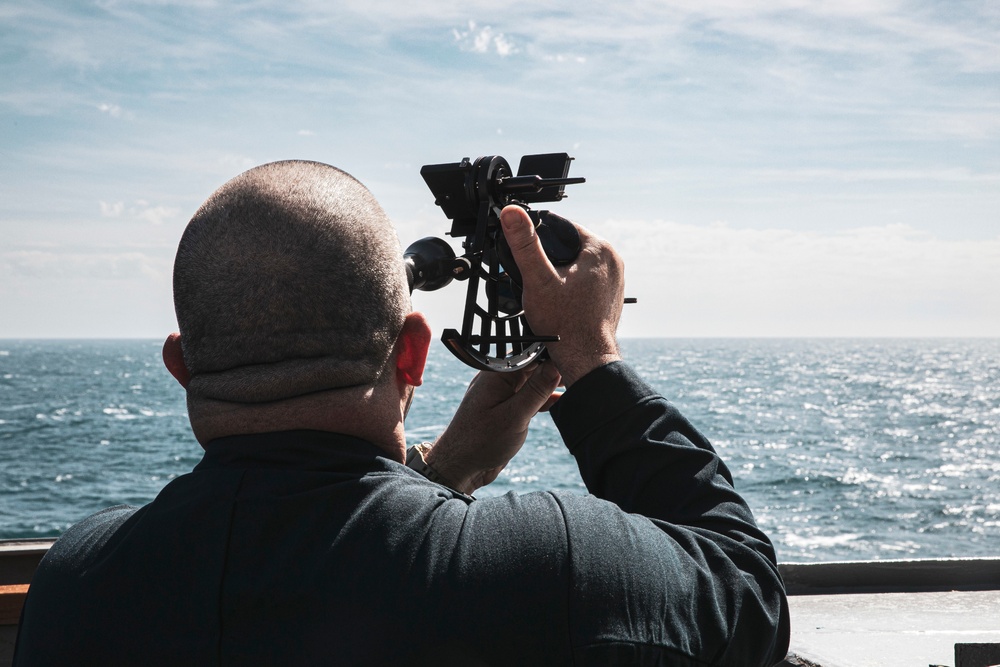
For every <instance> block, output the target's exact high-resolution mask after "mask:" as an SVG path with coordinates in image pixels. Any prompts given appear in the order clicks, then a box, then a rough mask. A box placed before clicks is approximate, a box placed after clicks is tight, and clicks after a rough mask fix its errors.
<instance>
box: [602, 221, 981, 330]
mask: <svg viewBox="0 0 1000 667" xmlns="http://www.w3.org/2000/svg"><path fill="white" fill-rule="evenodd" d="M599 231H600V232H601V234H602V235H603V236H606V237H607V238H610V239H612V241H613V243H614V244H615V246H616V248H617V249H618V250H619V252H620V254H621V255H622V257H623V258H624V259H625V261H626V267H627V268H626V275H627V280H628V287H627V290H626V291H627V292H628V294H629V295H630V296H638V297H639V298H640V305H638V306H630V307H629V309H626V316H627V317H626V318H625V320H623V323H624V324H625V325H626V331H625V333H626V334H627V333H629V330H631V333H632V335H657V336H662V335H682V336H706V335H708V336H746V335H762V336H783V335H784V336H823V335H839V336H873V335H874V336H881V335H889V336H923V335H949V336H968V335H977V336H997V335H1000V292H998V291H997V290H996V285H1000V236H998V237H997V238H995V239H993V240H988V241H946V240H942V239H939V238H937V237H935V236H934V235H932V234H930V233H927V232H921V231H917V230H915V229H913V228H912V227H909V226H907V225H888V226H885V227H873V228H862V229H852V230H849V231H845V232H838V233H820V232H804V231H794V230H782V229H735V228H732V227H729V226H728V225H725V224H716V225H712V226H709V227H698V226H693V225H682V224H678V223H672V222H626V221H609V222H607V223H604V224H601V225H599ZM630 309H631V310H630Z"/></svg>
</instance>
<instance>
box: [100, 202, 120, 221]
mask: <svg viewBox="0 0 1000 667" xmlns="http://www.w3.org/2000/svg"><path fill="white" fill-rule="evenodd" d="M99 203H100V205H101V215H102V216H104V217H105V218H117V217H120V216H121V214H122V212H123V211H124V210H125V202H123V201H116V202H115V203H113V204H109V203H108V202H106V201H102V202H99Z"/></svg>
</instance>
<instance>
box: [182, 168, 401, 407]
mask: <svg viewBox="0 0 1000 667" xmlns="http://www.w3.org/2000/svg"><path fill="white" fill-rule="evenodd" d="M174 307H175V310H176V312H177V322H178V325H179V327H180V332H181V343H182V345H183V350H184V361H185V363H186V364H187V366H188V369H189V370H190V372H191V375H192V377H191V382H190V384H189V386H188V391H189V392H190V393H191V394H193V395H195V396H201V397H205V398H211V399H216V400H223V401H232V402H239V403H256V402H264V401H275V400H281V399H285V398H291V397H293V396H299V395H302V394H307V393H311V392H315V391H322V390H327V389H336V388H345V387H356V386H363V385H373V384H375V383H377V382H378V381H379V379H380V377H381V374H382V372H383V370H384V369H385V367H386V364H387V362H388V360H389V357H390V355H391V353H392V349H393V345H394V343H395V340H396V337H397V336H398V334H399V332H400V329H401V327H402V324H403V319H404V318H405V317H406V315H407V313H409V312H410V302H409V290H408V287H407V283H406V274H405V270H404V268H403V260H402V252H401V250H400V246H399V240H398V238H397V237H396V233H395V231H394V230H393V228H392V224H391V223H390V222H389V220H388V218H387V217H386V215H385V213H384V212H383V211H382V208H381V207H380V206H379V205H378V202H376V201H375V198H374V197H373V196H372V195H371V193H370V192H369V191H368V190H367V189H366V188H365V187H364V186H363V185H361V183H359V182H358V181H357V180H355V179H354V178H353V177H352V176H350V175H349V174H347V173H345V172H343V171H340V170H339V169H336V168H334V167H331V166H329V165H324V164H320V163H317V162H303V161H287V162H274V163H271V164H266V165H263V166H260V167H256V168H254V169H251V170H249V171H247V172H245V173H243V174H241V175H239V176H237V177H236V178H234V179H233V180H231V181H229V182H228V183H226V184H225V185H223V186H222V187H221V188H219V190H218V191H216V192H215V193H214V194H213V195H212V196H211V197H210V198H209V199H208V201H206V202H205V203H204V204H203V205H202V207H201V208H200V209H199V210H198V212H197V213H195V215H194V217H193V218H192V219H191V222H190V223H189V224H188V226H187V229H186V230H185V232H184V235H183V237H182V238H181V242H180V246H179V248H178V250H177V259H176V261H175V264H174Z"/></svg>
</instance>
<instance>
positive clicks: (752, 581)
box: [551, 362, 789, 665]
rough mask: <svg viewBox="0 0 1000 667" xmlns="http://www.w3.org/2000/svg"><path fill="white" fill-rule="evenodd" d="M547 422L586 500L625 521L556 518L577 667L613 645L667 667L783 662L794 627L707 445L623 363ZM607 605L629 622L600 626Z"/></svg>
mask: <svg viewBox="0 0 1000 667" xmlns="http://www.w3.org/2000/svg"><path fill="white" fill-rule="evenodd" d="M551 412H552V416H553V419H554V420H555V422H556V425H557V426H558V428H559V430H560V433H561V434H562V436H563V440H564V441H565V443H566V445H567V446H568V447H569V449H570V451H571V452H572V454H573V455H574V456H575V457H576V460H577V463H578V465H579V468H580V473H581V475H582V477H583V480H584V482H585V484H586V485H587V488H588V490H589V491H590V492H591V493H592V494H594V496H597V497H598V498H600V499H603V500H605V501H609V503H613V504H614V505H617V507H618V508H620V509H621V510H623V511H624V512H625V513H626V514H625V515H624V516H620V515H619V516H616V515H615V513H613V512H608V511H605V510H603V509H600V508H599V507H596V506H593V504H592V505H591V506H589V507H584V508H577V507H568V506H567V507H564V512H565V515H566V518H567V530H568V533H569V537H570V553H571V558H572V561H573V570H574V572H573V576H574V579H575V584H574V586H575V588H576V590H577V591H578V593H579V594H578V596H577V598H578V599H577V601H576V605H575V608H576V612H575V615H576V619H575V622H576V625H577V627H578V628H580V631H581V633H582V634H581V635H580V636H578V637H577V638H576V639H575V645H576V646H577V647H578V651H577V652H578V655H577V658H576V659H577V661H578V663H580V664H590V663H593V664H599V662H600V661H601V660H602V659H606V657H604V656H603V653H602V652H604V653H606V652H607V651H609V650H615V649H614V648H613V647H612V645H613V644H615V643H622V642H625V643H631V646H630V647H629V648H628V650H629V651H633V652H635V651H640V653H641V652H642V651H647V652H649V651H654V648H651V647H655V646H657V645H661V646H662V647H664V648H665V650H669V652H670V653H669V654H670V656H671V657H670V661H672V662H675V663H680V662H684V661H685V660H690V663H689V664H727V665H729V664H733V665H735V664H740V665H769V664H773V663H776V662H778V661H780V660H781V659H782V658H783V657H784V655H785V652H786V651H787V648H788V637H789V623H788V609H787V600H786V598H785V593H784V588H783V585H782V582H781V578H780V576H779V574H778V569H777V564H776V558H775V553H774V549H773V547H772V545H771V542H770V540H769V539H768V538H767V536H766V535H765V534H764V533H763V532H762V531H761V530H760V529H759V528H758V527H757V525H756V523H755V522H754V519H753V515H752V514H751V512H750V509H749V508H748V507H747V504H746V502H745V501H744V500H743V498H742V497H741V496H740V495H739V494H738V493H737V492H736V490H735V489H734V488H733V480H732V476H731V475H730V473H729V470H728V469H727V468H726V466H725V464H724V463H723V462H722V460H721V459H720V458H719V456H718V455H717V454H716V453H715V451H714V450H713V448H712V446H711V444H710V443H709V442H708V441H707V440H706V439H705V437H704V436H702V435H701V434H700V433H699V432H698V431H697V430H696V429H695V428H694V427H693V426H692V425H691V423H690V422H689V421H687V419H685V418H684V417H683V416H682V415H681V414H680V413H679V412H678V411H677V409H676V408H675V407H674V406H672V405H671V404H670V403H669V402H668V401H667V400H666V399H664V398H663V397H662V396H660V395H659V394H657V392H656V391H654V390H653V389H652V388H651V387H649V386H648V385H647V384H646V383H645V382H644V381H643V380H642V379H641V378H639V377H638V375H637V374H636V373H635V372H634V371H633V370H632V369H631V368H630V367H629V366H628V365H626V364H625V363H623V362H616V363H613V364H609V365H607V366H604V367H602V368H599V369H597V370H595V371H593V372H592V373H590V374H589V375H587V376H586V377H584V378H581V379H580V380H579V381H578V382H577V383H576V384H574V385H573V387H572V388H570V389H569V390H568V391H567V392H566V394H565V395H564V396H563V397H562V398H561V399H560V400H559V401H558V402H557V403H556V405H555V406H553V408H552V411H551ZM560 499H561V502H563V503H564V504H566V505H574V504H576V503H577V501H575V500H573V499H570V498H565V497H563V496H560ZM581 510H582V511H581ZM581 517H582V518H581ZM612 536H613V537H612ZM623 593H624V594H623ZM611 596H621V598H620V599H621V602H622V604H623V606H624V608H625V611H624V616H622V617H619V618H610V619H608V618H603V619H602V618H600V615H601V613H603V612H601V611H600V609H601V607H602V603H601V600H602V599H604V600H605V604H604V605H603V606H604V607H607V606H608V605H607V604H606V600H607V598H609V597H611ZM609 613H611V615H612V616H614V612H609ZM637 617H638V618H639V619H640V620H639V621H637V620H636V618H637ZM587 628H589V629H587ZM594 637H597V638H599V640H595V639H594ZM630 637H631V639H630ZM640 644H641V645H642V646H640ZM654 652H655V651H654ZM628 655H629V656H631V655H632V654H631V653H629V654H628ZM622 656H623V654H621V653H619V654H618V656H617V657H618V658H621V657H622ZM634 657H635V658H636V660H635V661H636V662H643V659H642V655H640V654H636V655H635V656H634ZM684 664H688V663H684Z"/></svg>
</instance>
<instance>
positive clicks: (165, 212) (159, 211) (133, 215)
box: [98, 199, 181, 225]
mask: <svg viewBox="0 0 1000 667" xmlns="http://www.w3.org/2000/svg"><path fill="white" fill-rule="evenodd" d="M98 203H99V204H100V207H101V216H102V217H105V218H122V217H125V218H128V219H130V220H139V221H142V222H146V223H149V224H151V225H162V224H163V223H165V222H172V221H176V220H178V217H179V216H180V214H181V210H180V209H178V208H174V207H171V206H152V205H150V203H149V202H148V201H146V200H145V199H138V200H136V202H135V204H133V205H132V206H129V207H128V208H126V207H125V202H121V201H118V202H114V203H108V202H106V201H101V202H98Z"/></svg>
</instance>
